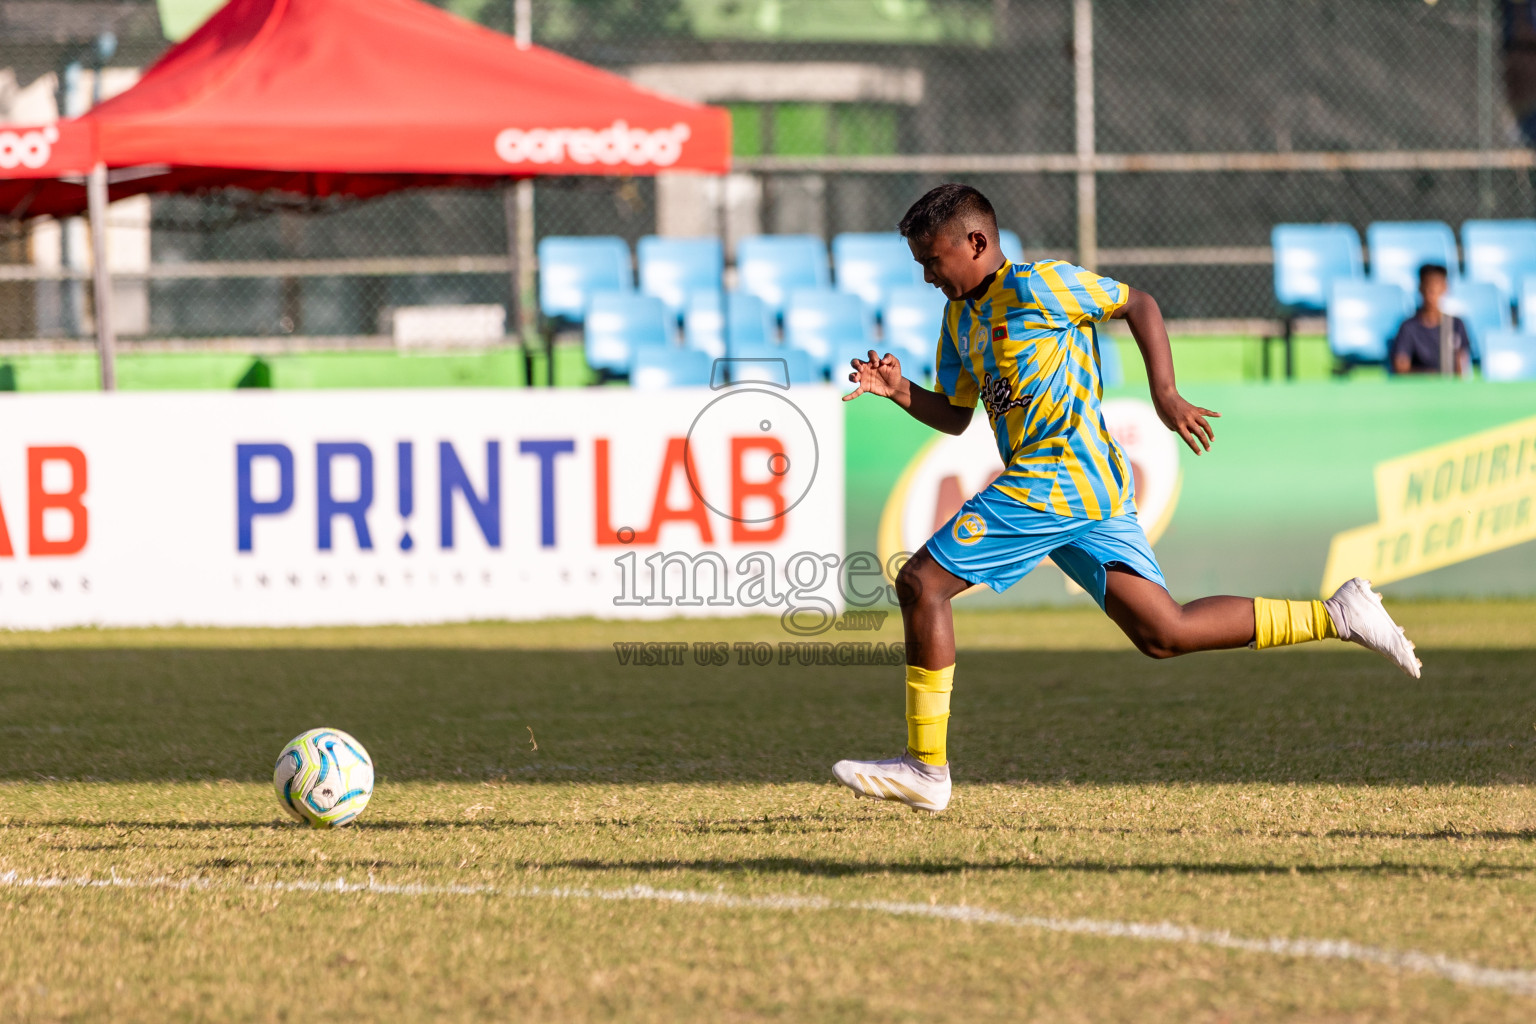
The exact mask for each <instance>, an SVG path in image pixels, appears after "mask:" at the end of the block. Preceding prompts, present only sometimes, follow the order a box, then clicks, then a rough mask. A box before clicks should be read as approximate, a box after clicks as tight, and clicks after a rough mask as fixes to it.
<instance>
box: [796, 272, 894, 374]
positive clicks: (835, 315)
mask: <svg viewBox="0 0 1536 1024" xmlns="http://www.w3.org/2000/svg"><path fill="white" fill-rule="evenodd" d="M784 343H785V344H786V345H789V346H790V347H791V348H798V349H800V350H801V351H803V352H805V353H806V354H807V355H809V356H810V357H811V363H812V365H813V366H814V367H815V368H816V370H817V371H818V372H821V373H825V372H829V371H830V372H834V373H835V372H837V371H838V370H839V369H840V368H841V367H842V366H843V364H845V363H846V362H847V361H848V360H849V359H852V358H853V357H855V356H867V355H868V354H869V350H870V349H872V348H874V347H875V343H874V316H873V315H872V314H871V313H870V309H869V306H867V305H866V304H865V303H864V300H863V299H861V298H859V297H858V296H857V295H849V294H848V293H847V292H839V291H833V290H832V289H830V288H797V289H795V290H794V291H792V292H790V293H789V299H788V301H787V302H786V304H785V307H784Z"/></svg>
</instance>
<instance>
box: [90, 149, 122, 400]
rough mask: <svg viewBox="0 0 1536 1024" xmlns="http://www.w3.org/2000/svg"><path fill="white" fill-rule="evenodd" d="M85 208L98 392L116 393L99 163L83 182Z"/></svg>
mask: <svg viewBox="0 0 1536 1024" xmlns="http://www.w3.org/2000/svg"><path fill="white" fill-rule="evenodd" d="M85 193H86V208H87V212H88V213H89V215H90V221H91V263H92V265H93V266H92V270H93V281H92V283H93V291H94V294H93V295H92V299H93V305H94V306H95V307H96V349H97V353H98V355H99V356H100V361H101V390H103V391H116V390H117V332H116V331H115V330H114V329H113V324H112V271H111V269H110V268H109V267H108V266H107V166H106V164H101V163H98V164H97V165H96V166H95V167H92V168H91V174H90V177H89V178H87V179H86V186H85Z"/></svg>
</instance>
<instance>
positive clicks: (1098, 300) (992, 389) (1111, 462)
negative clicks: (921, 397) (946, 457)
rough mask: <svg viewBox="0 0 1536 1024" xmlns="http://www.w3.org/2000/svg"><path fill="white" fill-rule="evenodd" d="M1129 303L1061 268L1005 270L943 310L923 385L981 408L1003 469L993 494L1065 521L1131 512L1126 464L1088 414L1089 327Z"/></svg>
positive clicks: (1077, 270)
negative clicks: (933, 364)
mask: <svg viewBox="0 0 1536 1024" xmlns="http://www.w3.org/2000/svg"><path fill="white" fill-rule="evenodd" d="M1129 297H1130V290H1129V289H1128V288H1126V286H1125V285H1123V284H1121V283H1120V282H1118V281H1115V280H1112V279H1110V278H1107V277H1100V276H1099V275H1098V274H1095V273H1092V272H1091V271H1087V270H1084V269H1083V268H1082V267H1076V266H1073V265H1072V264H1070V263H1064V262H1062V261H1061V260H1040V261H1038V262H1035V263H1011V264H1008V265H1006V266H1004V267H1003V268H1002V269H1001V270H999V271H998V272H997V274H996V275H994V277H993V279H992V281H991V283H990V284H989V285H988V286H987V290H986V293H985V294H984V295H982V297H981V298H980V299H977V300H975V301H968V300H965V299H957V300H955V301H953V302H950V303H949V305H948V306H947V307H946V308H945V310H944V327H943V330H942V331H941V332H940V336H939V352H938V368H937V372H936V373H935V375H934V380H935V383H936V385H937V388H938V390H939V391H940V392H941V393H942V394H944V395H946V396H948V398H949V401H950V404H952V405H958V406H962V407H964V408H967V409H974V408H975V407H976V400H977V399H978V398H980V399H981V403H982V405H984V406H985V407H986V410H987V419H988V420H990V421H991V424H992V432H993V433H994V434H995V435H996V436H997V453H998V454H999V455H1000V456H1002V459H1003V465H1004V467H1005V468H1004V470H1003V473H1002V475H1001V476H999V477H998V478H997V481H996V486H997V487H998V488H1000V489H1001V490H1002V491H1003V492H1004V493H1006V494H1008V495H1010V496H1011V497H1014V498H1017V499H1018V500H1019V501H1021V502H1023V503H1024V504H1025V505H1027V506H1029V507H1030V508H1035V509H1040V510H1041V511H1044V512H1054V513H1056V514H1057V515H1062V516H1070V517H1072V518H1074V519H1108V518H1109V517H1110V516H1118V515H1124V514H1125V513H1127V512H1134V511H1135V494H1134V492H1135V487H1134V484H1133V481H1132V478H1131V469H1130V465H1131V464H1130V460H1129V459H1127V458H1126V457H1125V453H1124V452H1123V451H1121V450H1120V446H1119V445H1118V444H1116V443H1115V439H1114V438H1113V437H1111V436H1110V434H1109V427H1108V426H1106V425H1105V422H1104V412H1103V409H1102V408H1101V406H1100V401H1101V399H1102V398H1103V391H1104V389H1103V384H1102V382H1101V381H1100V378H1099V338H1098V331H1097V330H1096V329H1095V327H1094V323H1095V322H1097V321H1100V320H1105V319H1108V318H1109V316H1110V315H1111V314H1113V313H1114V312H1115V311H1116V310H1117V309H1119V308H1120V307H1121V306H1123V305H1125V303H1126V300H1127V299H1128V298H1129Z"/></svg>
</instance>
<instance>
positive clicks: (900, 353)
mask: <svg viewBox="0 0 1536 1024" xmlns="http://www.w3.org/2000/svg"><path fill="white" fill-rule="evenodd" d="M947 304H948V302H947V300H946V299H945V298H944V293H943V292H941V291H939V290H938V289H937V288H935V287H933V286H932V285H927V284H904V285H900V286H897V287H895V288H892V289H890V290H889V291H888V292H887V293H886V296H885V309H884V310H883V311H882V313H881V318H880V319H881V322H882V323H883V324H884V326H885V337H884V339H883V340H884V345H885V347H886V348H887V349H889V350H890V351H891V352H892V353H894V354H895V355H896V357H897V358H898V359H900V360H901V364H902V368H903V369H904V370H907V371H908V372H909V373H917V372H921V373H924V374H928V375H930V376H931V375H932V374H933V361H934V356H935V354H936V353H937V352H938V349H939V331H940V329H941V328H942V327H943V326H944V307H945V306H946V305H947Z"/></svg>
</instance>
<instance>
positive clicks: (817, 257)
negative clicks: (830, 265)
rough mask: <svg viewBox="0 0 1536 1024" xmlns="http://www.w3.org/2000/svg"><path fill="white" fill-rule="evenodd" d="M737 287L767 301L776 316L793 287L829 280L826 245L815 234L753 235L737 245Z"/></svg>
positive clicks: (817, 284) (817, 286) (825, 283)
mask: <svg viewBox="0 0 1536 1024" xmlns="http://www.w3.org/2000/svg"><path fill="white" fill-rule="evenodd" d="M736 275H737V284H736V286H737V288H739V289H740V290H741V291H744V292H746V293H747V294H749V295H756V296H757V297H758V298H760V299H762V300H763V301H764V302H766V303H767V304H768V311H769V312H770V313H772V314H773V315H774V316H775V317H777V316H779V315H780V314H781V313H782V312H783V311H784V302H785V300H786V299H787V298H788V296H789V293H790V291H792V290H793V289H795V288H823V287H826V285H827V284H828V275H827V246H826V243H824V242H823V241H822V240H821V239H819V238H817V237H816V236H815V235H752V236H750V237H748V238H743V239H742V240H741V243H740V244H739V245H737V247H736Z"/></svg>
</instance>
